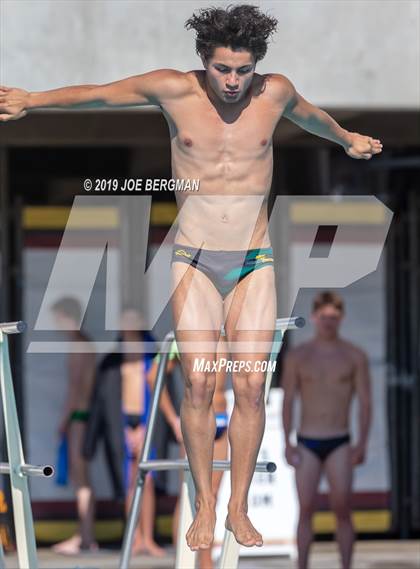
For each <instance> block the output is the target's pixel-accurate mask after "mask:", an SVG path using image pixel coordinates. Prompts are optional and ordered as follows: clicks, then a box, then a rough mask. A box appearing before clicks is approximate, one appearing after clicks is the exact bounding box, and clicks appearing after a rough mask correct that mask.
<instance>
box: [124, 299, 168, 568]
mask: <svg viewBox="0 0 420 569" xmlns="http://www.w3.org/2000/svg"><path fill="white" fill-rule="evenodd" d="M143 328H144V323H143V319H142V317H141V315H140V313H139V312H138V311H137V310H136V309H134V308H126V309H125V310H124V311H123V313H122V316H121V333H122V340H123V341H124V342H127V344H128V345H130V343H133V342H139V341H140V342H141V341H143V335H142V333H141V332H138V330H142V329H143ZM152 359H153V356H152V355H151V354H148V353H145V354H142V353H135V352H130V351H128V352H124V350H123V356H122V361H121V365H120V371H121V403H122V422H123V425H124V438H125V478H126V489H127V491H126V510H127V512H128V511H129V509H130V506H131V502H132V496H133V493H134V488H135V485H136V479H137V473H138V461H139V457H140V453H141V450H142V447H143V442H144V436H145V430H146V424H147V418H148V415H149V411H150V401H151V391H150V387H149V385H148V383H147V374H148V372H149V368H150V365H151V363H152ZM149 458H156V457H155V455H154V454H153V450H152V452H151V453H150V456H149ZM154 522H155V490H154V483H153V477H152V473H151V472H149V473H148V474H147V475H146V479H145V483H144V492H143V497H142V505H141V510H140V516H139V522H138V525H137V528H136V533H135V537H134V543H133V553H148V554H150V555H152V556H154V557H163V556H164V555H166V552H165V550H164V549H163V548H162V547H160V546H159V545H158V544H157V543H156V541H155V540H154V536H153V529H154Z"/></svg>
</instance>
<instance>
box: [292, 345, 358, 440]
mask: <svg viewBox="0 0 420 569" xmlns="http://www.w3.org/2000/svg"><path fill="white" fill-rule="evenodd" d="M292 358H293V360H294V361H295V370H296V371H295V373H296V390H297V392H298V393H299V395H300V401H301V420H300V427H299V434H301V435H302V436H307V437H310V438H311V437H312V438H313V437H336V436H341V435H344V434H346V433H348V432H349V420H350V405H351V402H352V399H353V396H354V395H355V390H356V375H357V372H358V369H359V368H360V363H361V362H363V361H364V360H365V358H366V356H365V354H364V352H363V351H362V350H361V349H360V348H358V347H356V346H354V345H353V344H351V343H350V342H348V341H345V340H342V339H338V340H337V341H336V342H334V343H333V344H331V343H330V344H329V345H326V344H325V345H324V344H322V342H318V341H317V340H311V341H309V342H306V343H304V344H302V345H300V346H298V347H297V348H295V350H293V354H292Z"/></svg>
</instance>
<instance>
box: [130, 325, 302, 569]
mask: <svg viewBox="0 0 420 569" xmlns="http://www.w3.org/2000/svg"><path fill="white" fill-rule="evenodd" d="M304 325H305V320H304V319H303V318H301V317H295V318H279V319H277V320H276V330H275V333H274V339H273V344H272V348H271V353H270V358H269V360H270V361H276V360H277V356H278V353H279V351H280V348H281V345H282V342H283V335H284V333H285V332H286V330H295V329H297V328H302V327H303V326H304ZM174 338H175V334H174V332H168V334H166V336H165V338H164V340H163V343H162V348H161V358H160V362H159V367H158V372H157V377H156V383H155V388H154V390H153V397H152V403H151V409H150V413H149V418H148V422H147V426H146V434H145V439H144V443H143V449H142V452H141V456H140V460H139V464H138V475H137V482H136V488H135V491H134V495H133V500H132V503H131V508H130V512H129V515H128V518H127V524H126V528H125V532H124V539H123V544H122V550H121V558H120V565H119V567H120V569H129V564H130V557H131V548H132V544H133V539H134V533H135V529H136V525H137V520H138V516H139V511H140V503H141V497H142V492H143V486H144V481H145V478H146V474H147V472H148V471H150V470H184V480H183V483H182V491H181V503H180V520H179V528H178V536H177V548H176V561H175V567H176V569H194V568H195V565H196V560H197V552H195V551H191V550H190V549H189V547H188V546H187V544H186V542H185V534H186V532H187V530H188V527H189V525H190V524H191V523H192V521H193V516H194V510H195V507H194V496H195V488H194V483H193V479H192V475H191V472H190V469H189V464H188V460H182V459H179V460H149V459H148V457H149V454H150V449H151V444H152V439H153V434H154V430H155V424H156V417H157V412H158V408H159V398H160V394H161V392H162V389H163V386H164V381H165V375H166V374H165V370H166V364H167V361H168V357H169V351H170V346H171V343H172V341H173V340H174ZM271 380H272V372H271V371H269V372H267V375H266V383H265V398H264V399H265V402H267V399H268V394H269V391H270V386H271ZM229 469H230V461H227V460H218V461H213V470H229ZM275 470H276V465H275V464H274V463H273V462H269V461H264V462H257V464H256V468H255V471H256V472H274V471H275ZM238 560H239V544H238V543H237V542H236V540H235V538H234V536H233V533H231V532H229V531H227V530H226V531H225V536H224V540H223V547H222V552H221V556H220V559H219V568H220V569H233V568H235V567H237V565H238Z"/></svg>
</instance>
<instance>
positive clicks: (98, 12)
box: [0, 0, 420, 109]
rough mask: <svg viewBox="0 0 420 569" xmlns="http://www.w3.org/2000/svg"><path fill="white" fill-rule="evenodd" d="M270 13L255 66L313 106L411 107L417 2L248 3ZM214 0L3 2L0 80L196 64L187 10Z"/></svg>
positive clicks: (86, 79) (418, 92)
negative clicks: (273, 22) (265, 49)
mask: <svg viewBox="0 0 420 569" xmlns="http://www.w3.org/2000/svg"><path fill="white" fill-rule="evenodd" d="M250 3H253V4H256V5H259V6H260V7H261V8H262V9H263V10H264V11H267V12H269V13H271V14H272V15H274V16H275V17H277V18H278V20H279V27H278V34H277V35H276V37H275V41H274V43H272V45H271V46H270V49H269V53H268V55H267V57H266V59H265V60H264V61H263V62H261V63H260V65H259V68H258V70H259V71H261V72H267V71H272V72H279V73H284V74H286V75H287V76H288V77H290V79H291V80H292V81H293V82H294V83H295V85H296V87H297V89H298V90H299V91H300V92H301V93H302V94H303V95H304V96H305V97H306V98H307V99H309V100H311V101H312V102H314V103H315V104H317V105H320V106H328V107H330V108H331V107H341V108H348V107H355V108H359V107H362V108H374V107H376V108H377V107H382V108H394V109H395V108H405V109H409V108H418V107H419V100H420V71H419V69H420V32H419V30H420V4H419V2H418V1H417V0H387V1H380V0H357V1H355V0H353V1H350V0H342V1H341V0H340V1H338V0H281V1H271V2H270V1H261V2H258V1H255V0H254V2H250ZM226 4H227V2H219V1H217V0H206V1H204V2H203V1H190V0H187V1H184V0H183V1H179V0H161V1H159V0H155V1H153V2H152V1H148V0H145V1H143V0H59V1H58V0H2V1H1V2H0V10H1V12H0V16H1V34H0V37H1V39H0V48H1V55H0V81H1V83H4V84H7V85H16V86H21V87H23V88H26V89H29V90H45V89H51V88H54V87H58V86H62V85H70V84H79V83H104V82H108V81H113V80H116V79H119V78H122V77H125V76H129V75H133V74H138V73H143V72H145V71H149V70H151V69H155V68H161V67H172V68H178V69H182V70H188V69H192V68H200V67H201V62H200V60H199V59H198V57H197V56H196V54H195V51H194V34H193V32H191V31H190V32H188V31H186V30H185V29H184V28H183V23H184V22H185V20H186V19H187V18H188V17H189V16H190V15H191V13H192V12H193V11H194V10H196V9H198V8H200V7H206V6H209V5H221V6H224V5H226Z"/></svg>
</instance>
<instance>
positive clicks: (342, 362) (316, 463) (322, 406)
mask: <svg viewBox="0 0 420 569" xmlns="http://www.w3.org/2000/svg"><path fill="white" fill-rule="evenodd" d="M343 314H344V303H343V301H342V299H341V297H340V296H338V295H337V294H336V293H333V292H328V291H326V292H322V293H320V294H318V295H317V296H316V297H315V299H314V302H313V311H312V321H313V324H314V326H315V337H314V338H313V339H312V340H310V341H308V342H305V343H304V344H301V345H300V346H298V347H296V348H294V349H292V350H290V351H289V352H288V354H287V356H286V361H285V365H284V371H283V375H282V387H283V389H284V400H283V425H284V431H285V440H286V460H287V462H288V463H289V464H290V465H292V466H294V467H295V469H296V487H297V492H298V497H299V524H298V530H297V544H298V553H299V569H306V567H307V564H308V556H309V549H310V545H311V541H312V527H311V522H312V515H313V512H314V508H315V498H316V494H317V489H318V485H319V481H320V477H321V474H322V473H323V472H324V473H325V475H326V477H327V480H328V484H329V489H330V503H331V507H332V509H333V511H334V513H335V516H336V521H337V541H338V545H339V548H340V554H341V559H342V566H343V567H344V569H349V568H350V565H351V556H352V549H353V541H354V531H353V526H352V520H351V509H350V497H351V490H352V473H353V466H356V465H358V464H361V463H362V462H363V461H364V457H365V454H366V447H367V439H368V433H369V425H370V408H371V396H370V378H369V369H368V360H367V357H366V355H365V353H364V352H363V351H362V350H361V349H360V348H358V347H356V346H355V345H353V344H351V343H350V342H347V341H345V340H343V339H342V338H340V336H339V327H340V322H341V320H342V318H343ZM296 397H299V398H300V402H301V420H300V425H299V430H298V433H297V446H294V445H293V444H292V443H291V442H290V434H291V429H292V411H293V404H294V400H295V398H296ZM354 397H356V398H357V401H358V404H359V429H358V431H359V432H358V438H357V440H356V442H355V444H354V446H351V444H350V433H349V420H350V407H351V403H352V400H353V398H354Z"/></svg>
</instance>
